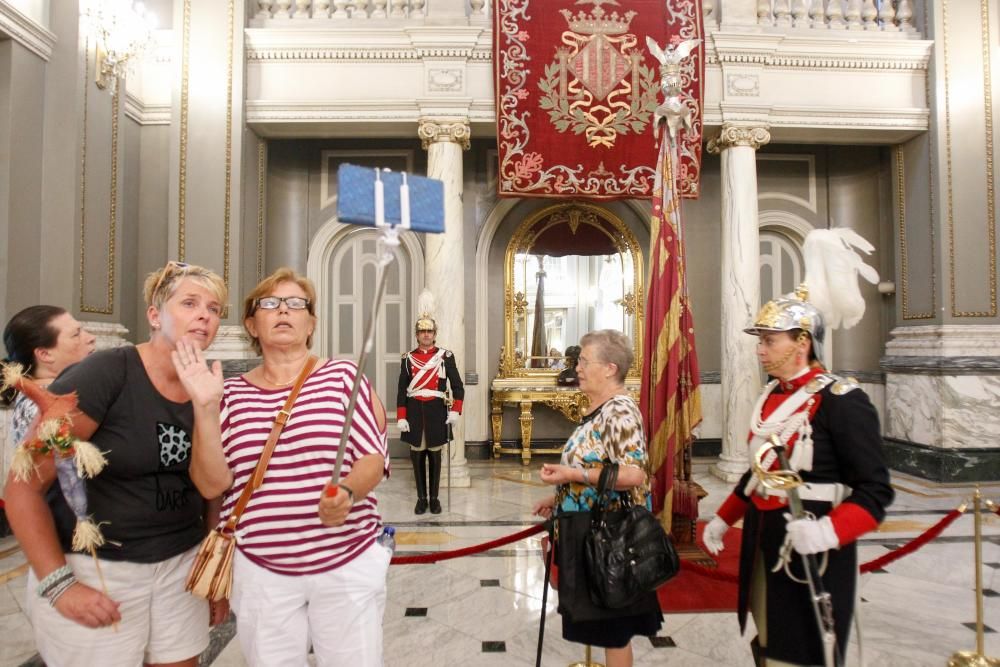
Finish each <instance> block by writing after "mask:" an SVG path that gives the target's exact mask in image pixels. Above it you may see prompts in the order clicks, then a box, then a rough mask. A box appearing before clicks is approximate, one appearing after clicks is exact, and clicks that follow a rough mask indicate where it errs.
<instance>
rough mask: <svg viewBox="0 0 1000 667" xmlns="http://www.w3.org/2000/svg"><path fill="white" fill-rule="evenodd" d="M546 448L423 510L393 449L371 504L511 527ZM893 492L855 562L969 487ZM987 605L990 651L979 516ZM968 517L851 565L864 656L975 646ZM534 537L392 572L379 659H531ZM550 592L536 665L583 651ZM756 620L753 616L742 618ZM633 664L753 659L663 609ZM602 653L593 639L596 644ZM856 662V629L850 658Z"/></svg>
mask: <svg viewBox="0 0 1000 667" xmlns="http://www.w3.org/2000/svg"><path fill="white" fill-rule="evenodd" d="M542 460H544V458H543V457H539V459H538V460H533V461H532V465H531V466H522V465H521V464H520V462H519V461H518V460H515V459H513V458H507V459H504V460H503V461H500V462H492V461H483V462H471V463H470V470H471V477H472V486H471V488H467V489H457V488H456V489H453V490H452V493H451V506H450V507H445V512H444V513H443V514H441V515H438V516H434V517H433V518H430V517H429V516H428V515H424V516H423V517H418V516H415V515H414V514H413V495H414V494H413V492H412V490H411V486H412V483H413V477H412V472H411V470H410V468H409V464H408V461H405V460H399V461H395V460H394V461H393V474H392V476H391V477H390V479H389V480H387V481H386V482H384V483H383V484H382V485H381V486H380V487H379V490H378V497H379V510H380V511H381V512H382V515H383V516H384V517H385V519H386V521H387V523H391V524H393V525H395V526H396V528H397V533H396V535H397V538H396V539H397V553H398V554H402V555H409V554H420V553H426V552H428V551H439V550H442V549H448V550H450V549H458V548H462V547H467V546H470V545H475V544H479V543H481V542H485V541H487V540H492V539H496V538H498V537H502V536H505V535H509V534H511V533H513V532H515V531H518V530H521V529H523V528H525V527H527V526H529V525H531V524H532V523H534V522H535V521H536V520H537V519H535V518H534V517H532V516H531V515H530V508H531V505H532V502H533V501H534V500H535V499H537V498H538V497H539V496H541V495H543V494H544V493H545V492H546V489H545V488H543V486H542V485H541V484H540V483H539V480H538V468H539V466H540V465H541V461H542ZM710 463H711V462H710V461H696V462H695V465H694V471H695V480H696V481H698V482H699V483H701V484H702V486H704V487H705V489H706V490H707V491H708V492H709V495H708V497H707V498H705V499H704V500H703V501H702V504H701V507H700V511H701V515H702V517H703V518H708V517H710V516H712V513H713V512H714V510H715V508H716V507H718V505H719V504H720V503H721V502H722V501H723V500H724V499H725V496H726V494H727V493H728V491H729V487H728V485H726V484H724V483H723V482H721V481H719V480H717V479H715V478H714V477H712V476H711V475H710V474H709V472H708V467H709V464H710ZM893 484H894V486H895V488H896V492H897V498H896V502H895V503H894V505H893V506H892V508H891V509H890V512H889V515H888V517H887V519H886V522H885V524H884V525H883V527H882V529H881V530H880V531H879V532H876V533H873V534H871V535H868V536H866V537H865V538H864V539H863V540H862V541H861V544H860V548H859V552H860V557H861V559H862V561H867V560H870V559H873V558H876V557H878V556H881V555H883V554H885V553H886V551H887V549H895V548H897V547H898V546H899V545H901V544H903V543H905V542H906V541H907V540H909V539H911V538H913V537H915V536H916V535H918V534H920V533H921V532H922V531H923V530H926V528H928V527H930V526H931V525H933V524H934V523H935V522H937V521H939V520H940V519H941V517H942V516H943V515H944V514H945V513H946V512H948V511H949V510H951V509H954V508H955V507H957V506H958V505H959V504H961V503H962V502H963V501H965V500H967V499H968V498H969V497H970V496H971V495H972V493H973V490H974V487H973V486H972V485H942V484H933V483H929V482H925V481H923V480H920V479H917V478H913V477H908V476H906V475H895V474H894V476H893ZM982 492H983V495H984V497H986V498H992V499H998V498H1000V484H998V485H984V486H983V488H982ZM442 495H443V494H442ZM981 519H982V530H983V535H984V540H983V561H984V562H985V567H983V570H982V577H983V579H982V581H983V588H984V589H985V590H986V591H988V593H987V594H986V595H985V596H984V600H983V607H984V613H985V623H986V626H987V632H986V634H985V649H986V654H987V655H991V656H1000V636H998V633H996V632H995V631H993V629H992V628H993V627H997V626H998V625H1000V595H997V593H996V591H997V590H1000V517H998V516H997V515H995V514H993V513H989V512H983V513H982V514H981ZM973 534H974V525H973V516H972V514H971V512H966V513H965V514H964V515H963V516H962V517H961V518H959V519H958V520H957V521H956V522H955V523H954V524H952V525H951V526H950V527H949V528H948V529H947V530H946V531H944V533H943V534H942V535H941V537H940V538H939V539H937V540H935V541H933V542H931V543H930V544H928V545H926V546H925V547H923V548H921V549H920V550H918V551H917V552H915V553H914V554H911V555H909V556H906V557H904V558H902V559H900V560H898V561H896V562H894V563H891V564H889V565H887V566H886V567H885V568H884V569H882V570H879V571H877V572H873V573H870V574H865V575H863V576H862V577H861V582H860V587H859V588H860V590H859V593H860V594H861V596H862V598H861V599H862V600H863V604H862V605H860V607H861V609H860V617H861V622H862V627H863V632H864V640H863V645H864V657H865V664H866V665H868V666H869V667H897V666H899V667H901V666H903V665H905V666H907V667H924V666H926V667H931V666H935V667H936V666H939V665H943V664H946V663H947V660H948V657H949V656H950V655H951V654H952V653H954V652H955V651H959V650H971V649H973V648H974V647H975V646H976V636H975V627H976V624H975V622H974V619H975V614H976V605H975V597H974V590H975V574H974V568H973V558H974V549H973V537H972V536H973ZM539 538H540V536H535V537H532V538H529V539H527V540H523V541H521V542H518V543H514V544H511V545H508V546H505V547H503V548H501V549H497V550H494V551H491V552H488V553H485V554H479V555H475V556H471V557H465V558H459V559H454V560H448V561H442V562H440V563H437V564H434V565H406V566H394V567H392V568H390V570H389V580H388V600H387V602H386V610H385V618H384V621H383V627H384V632H385V664H386V665H387V666H389V667H404V666H405V667H445V666H451V665H471V666H475V667H478V666H483V667H492V666H494V665H495V666H497V667H499V666H500V665H503V666H504V667H526V666H530V665H533V664H534V663H535V652H536V643H537V633H538V623H539V618H540V615H541V613H542V579H543V574H544V564H543V562H542V558H541V547H540V540H539ZM25 571H26V561H25V559H24V555H23V553H22V552H21V550H20V549H19V548H18V546H17V543H16V542H15V541H14V540H13V539H12V538H7V539H6V540H0V636H2V637H3V640H2V641H0V667H14V666H20V665H31V666H33V667H35V666H38V665H41V661H40V660H38V658H37V655H36V653H35V649H34V643H33V641H32V634H31V627H30V624H29V623H28V620H27V618H26V616H25V615H24V608H23V606H24V593H25V590H24V588H25V580H26V577H25V574H24V573H25ZM556 606H557V600H556V595H555V594H550V595H549V596H548V599H547V602H546V605H545V614H546V634H545V644H544V653H543V659H542V660H543V664H544V665H546V666H547V667H548V666H551V667H563V666H565V665H569V664H571V663H575V662H579V661H581V660H582V659H583V655H584V648H583V647H582V646H581V645H579V644H572V643H569V642H566V641H563V640H562V638H561V618H560V617H559V615H558V613H557V612H556ZM236 632H238V628H236V627H235V624H234V623H233V622H232V621H230V622H228V623H226V624H223V625H222V626H221V627H220V628H218V629H216V630H215V632H213V641H212V647H211V648H210V649H209V651H208V652H206V655H205V656H203V658H204V660H203V663H202V664H206V665H213V667H242V666H243V665H245V662H244V661H243V658H242V656H241V654H240V650H239V643H238V642H237V641H234V635H235V633H236ZM751 632H752V628H751ZM633 652H634V655H635V664H636V666H637V667H646V666H652V665H667V664H669V665H671V667H718V666H720V665H724V666H729V665H732V666H734V667H750V666H751V665H752V664H753V662H752V659H751V655H750V648H749V642H748V640H747V639H746V638H743V637H741V636H740V634H739V629H738V627H737V623H736V617H735V614H732V613H713V614H668V615H667V616H665V617H664V625H663V629H662V630H661V631H660V634H659V636H657V637H652V638H646V637H637V638H635V639H634V640H633ZM593 657H594V659H595V660H598V661H600V660H602V659H603V651H601V650H595V651H594V656H593ZM860 664H861V662H860V660H859V656H858V642H857V637H852V639H851V644H850V650H849V651H848V656H847V665H848V667H855V666H857V665H860Z"/></svg>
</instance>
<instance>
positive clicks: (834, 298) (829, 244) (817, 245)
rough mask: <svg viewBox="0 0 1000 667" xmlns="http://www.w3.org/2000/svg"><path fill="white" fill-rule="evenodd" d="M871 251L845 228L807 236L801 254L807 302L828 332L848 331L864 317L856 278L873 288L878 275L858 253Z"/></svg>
mask: <svg viewBox="0 0 1000 667" xmlns="http://www.w3.org/2000/svg"><path fill="white" fill-rule="evenodd" d="M856 249H857V250H856ZM874 249H875V246H873V245H872V244H871V243H869V242H868V241H866V240H865V239H864V238H863V237H862V236H861V235H860V234H858V233H857V232H855V231H854V230H852V229H847V228H846V227H840V228H837V229H815V230H813V231H811V232H809V235H808V236H806V241H805V245H804V246H803V249H802V253H803V255H804V259H805V264H806V279H805V283H806V287H808V289H809V297H808V301H809V303H811V304H812V305H814V306H815V307H816V309H817V310H819V312H820V313H822V315H823V319H825V320H826V326H827V327H828V328H830V329H837V328H839V327H843V328H844V329H850V328H851V327H853V326H854V325H855V324H857V323H858V321H859V320H860V319H861V316H862V315H864V314H865V299H864V297H863V296H862V295H861V287H860V285H859V284H858V276H859V275H860V276H861V277H862V278H864V279H865V280H867V281H868V282H870V283H872V284H875V283H877V282H878V273H877V272H876V271H875V269H873V268H872V267H870V266H868V265H867V264H865V263H864V261H863V260H862V258H861V256H860V255H859V254H858V250H861V251H863V252H864V253H865V254H866V255H867V254H871V252H872V250H874Z"/></svg>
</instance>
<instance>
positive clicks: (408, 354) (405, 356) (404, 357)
mask: <svg viewBox="0 0 1000 667" xmlns="http://www.w3.org/2000/svg"><path fill="white" fill-rule="evenodd" d="M408 356H410V353H409V352H404V353H403V355H402V356H401V357H400V359H403V360H405V359H406V358H407V357H408Z"/></svg>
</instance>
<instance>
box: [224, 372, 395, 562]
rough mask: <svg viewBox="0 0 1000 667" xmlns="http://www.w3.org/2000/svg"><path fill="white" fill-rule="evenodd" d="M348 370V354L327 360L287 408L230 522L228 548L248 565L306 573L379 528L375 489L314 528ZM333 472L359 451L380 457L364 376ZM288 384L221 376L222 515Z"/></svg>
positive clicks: (355, 547)
mask: <svg viewBox="0 0 1000 667" xmlns="http://www.w3.org/2000/svg"><path fill="white" fill-rule="evenodd" d="M356 372H357V365H356V364H355V363H354V362H352V361H344V360H328V361H326V362H325V363H323V364H322V365H320V366H319V367H318V368H317V369H316V370H314V371H313V372H312V374H311V375H310V376H309V378H308V379H307V380H306V382H305V384H304V385H303V386H302V390H301V393H300V394H299V396H298V398H297V399H296V401H295V406H294V407H293V408H292V414H291V417H290V418H289V420H288V422H287V423H286V424H285V428H284V430H283V431H282V432H281V436H280V437H279V438H278V444H277V446H276V447H275V449H274V454H273V455H272V456H271V461H270V463H269V464H268V466H267V473H266V474H265V476H264V482H263V484H261V486H260V488H258V489H257V490H256V491H255V492H254V494H253V495H252V496H251V497H250V503H249V504H248V505H247V508H246V510H245V511H244V512H243V516H242V517H241V518H240V522H239V525H238V526H237V528H236V534H237V545H238V547H239V549H240V551H242V552H243V554H244V555H245V556H246V557H247V558H249V559H250V560H252V561H253V562H254V563H256V564H257V565H260V566H261V567H264V568H267V569H268V570H271V571H273V572H277V573H279V574H291V575H296V574H313V573H316V572H324V571H327V570H332V569H335V568H337V567H340V566H341V565H344V564H345V563H348V562H350V561H351V560H352V559H354V558H355V557H356V556H357V555H358V554H359V553H361V552H362V551H364V550H365V549H366V548H368V546H369V545H370V544H371V543H372V541H373V540H374V539H375V537H376V536H377V535H378V531H379V528H380V525H381V522H382V519H381V517H380V516H379V513H378V508H377V506H378V501H377V500H376V499H375V496H374V494H369V495H368V496H367V497H365V498H356V499H355V501H356V502H355V504H354V507H353V508H351V511H350V513H349V514H348V516H347V521H346V522H345V523H344V525H342V526H338V527H335V528H330V527H326V526H324V525H322V524H321V523H320V520H319V515H318V513H317V506H318V504H319V499H320V495H321V493H322V492H323V488H324V486H325V485H326V483H327V480H329V478H330V474H331V473H332V472H333V467H334V464H335V463H336V457H337V445H338V444H339V442H340V435H341V432H342V430H343V426H344V414H345V409H346V407H347V403H348V400H349V399H350V395H351V385H352V383H353V381H354V376H355V374H356ZM361 377H362V383H361V388H360V391H359V393H358V401H357V407H356V410H355V413H354V420H353V423H352V426H351V435H350V438H349V439H348V441H347V451H346V452H345V453H344V464H343V467H342V468H341V472H340V475H341V478H343V477H346V476H347V475H348V474H350V472H351V468H352V466H353V465H354V464H355V462H357V461H358V460H359V459H360V458H362V457H363V456H367V455H370V454H378V455H380V456H383V457H384V458H385V475H386V476H387V477H388V475H389V452H388V446H387V442H386V432H385V431H381V430H379V428H378V426H377V424H376V421H375V416H374V412H373V409H372V397H371V386H370V384H369V382H368V379H367V378H365V377H364V376H363V375H362V376H361ZM290 391H291V387H288V388H286V389H276V390H270V389H261V388H260V387H257V386H255V385H253V384H251V383H249V382H248V381H247V380H246V379H244V378H243V377H236V378H231V379H229V380H227V381H226V383H225V391H224V393H223V397H222V415H221V417H222V449H223V452H224V454H225V456H226V462H227V463H228V464H229V468H230V470H232V471H233V485H232V487H231V488H230V489H229V490H228V491H227V492H226V493H225V496H224V497H223V505H222V516H223V517H228V516H229V514H230V512H231V511H232V509H233V507H234V506H235V505H236V500H237V499H238V498H239V497H240V494H241V493H242V492H243V487H244V486H245V485H246V483H247V480H249V478H250V475H251V474H252V473H253V469H254V466H256V464H257V460H258V459H259V458H260V454H261V452H262V451H263V449H264V443H265V441H266V440H267V436H268V434H269V433H270V431H271V425H272V423H273V421H274V417H275V415H276V414H277V412H278V410H280V409H281V407H282V405H284V403H285V400H286V399H287V398H288V394H289V392H290Z"/></svg>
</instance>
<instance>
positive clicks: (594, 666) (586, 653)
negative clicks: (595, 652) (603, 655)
mask: <svg viewBox="0 0 1000 667" xmlns="http://www.w3.org/2000/svg"><path fill="white" fill-rule="evenodd" d="M590 651H591V648H590V644H585V648H584V650H583V662H574V663H571V664H570V665H569V667H604V664H603V663H600V662H592V661H591V659H590Z"/></svg>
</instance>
